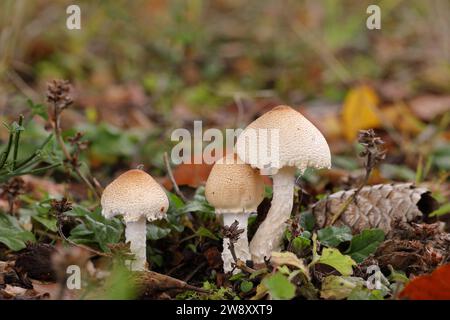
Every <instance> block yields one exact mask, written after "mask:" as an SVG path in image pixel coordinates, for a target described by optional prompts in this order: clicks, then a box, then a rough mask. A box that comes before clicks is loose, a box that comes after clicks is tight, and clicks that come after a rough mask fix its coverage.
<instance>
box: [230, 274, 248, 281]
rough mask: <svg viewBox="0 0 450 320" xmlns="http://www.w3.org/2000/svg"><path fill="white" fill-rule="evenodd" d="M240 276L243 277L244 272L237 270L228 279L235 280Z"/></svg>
mask: <svg viewBox="0 0 450 320" xmlns="http://www.w3.org/2000/svg"><path fill="white" fill-rule="evenodd" d="M242 278H245V274H243V273H242V272H239V273H235V274H233V275H232V276H231V277H230V278H229V279H228V280H230V281H236V280H240V279H242Z"/></svg>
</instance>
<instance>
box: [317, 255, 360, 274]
mask: <svg viewBox="0 0 450 320" xmlns="http://www.w3.org/2000/svg"><path fill="white" fill-rule="evenodd" d="M317 262H318V263H321V264H326V265H329V266H330V267H333V268H334V269H336V270H337V271H339V273H340V274H342V275H343V276H349V275H351V274H352V273H353V268H352V267H353V266H355V265H356V262H355V261H353V259H352V258H350V257H349V256H346V255H343V254H342V253H341V252H340V251H339V250H338V249H334V248H324V249H323V250H322V255H321V256H320V258H319V260H318V261H317Z"/></svg>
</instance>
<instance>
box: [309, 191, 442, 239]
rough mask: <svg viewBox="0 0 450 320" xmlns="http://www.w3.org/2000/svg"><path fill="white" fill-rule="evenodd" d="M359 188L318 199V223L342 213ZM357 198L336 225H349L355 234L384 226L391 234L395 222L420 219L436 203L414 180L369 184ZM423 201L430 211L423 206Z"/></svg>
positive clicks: (315, 207) (322, 223)
mask: <svg viewBox="0 0 450 320" xmlns="http://www.w3.org/2000/svg"><path fill="white" fill-rule="evenodd" d="M355 191H356V189H350V190H347V191H339V192H336V193H333V194H331V195H330V196H328V197H327V198H325V199H323V200H321V201H319V202H317V203H316V204H315V205H314V206H313V207H312V212H313V214H314V216H315V218H316V224H317V226H318V227H320V228H323V227H325V226H327V225H328V224H329V223H330V221H331V219H332V216H333V215H335V214H336V213H337V212H339V210H340V209H341V207H342V205H343V203H344V202H345V200H346V199H348V198H349V197H350V196H351V195H352V194H353V193H354V192H355ZM355 200H356V201H353V202H352V203H350V205H349V206H348V207H347V209H346V210H345V212H343V213H342V214H341V216H340V217H339V219H338V220H337V221H336V222H335V225H347V226H349V227H350V228H351V229H352V231H353V233H359V232H361V231H362V230H364V229H368V228H380V229H382V230H383V231H384V232H385V233H386V234H387V233H389V232H390V231H391V229H392V227H391V224H392V223H393V222H394V221H398V222H399V221H402V222H412V221H417V220H420V219H421V218H422V216H423V214H424V213H429V212H431V211H432V207H433V206H434V205H435V204H436V200H434V199H433V198H432V197H431V195H430V192H429V191H428V190H427V189H425V188H419V187H415V186H413V184H412V183H401V184H378V185H374V186H366V187H363V188H362V189H361V190H360V192H359V193H358V195H357V196H356V199H355ZM421 201H422V203H423V204H424V205H425V206H424V207H428V208H426V209H428V210H424V209H423V208H419V205H418V204H419V202H421ZM421 209H422V210H421ZM423 211H427V212H423Z"/></svg>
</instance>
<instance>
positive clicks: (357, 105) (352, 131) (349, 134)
mask: <svg viewBox="0 0 450 320" xmlns="http://www.w3.org/2000/svg"><path fill="white" fill-rule="evenodd" d="M378 103H379V99H378V96H377V94H376V93H375V91H374V90H373V89H372V88H371V87H369V86H367V85H360V86H357V87H355V88H353V89H351V90H350V91H349V92H348V93H347V96H346V97H345V101H344V105H343V110H342V122H343V123H342V125H343V128H342V129H343V133H344V136H345V138H346V139H347V140H348V141H354V140H355V138H356V136H357V135H358V131H359V130H361V129H369V128H377V127H379V126H380V124H381V121H380V119H379V117H378V115H377V106H378Z"/></svg>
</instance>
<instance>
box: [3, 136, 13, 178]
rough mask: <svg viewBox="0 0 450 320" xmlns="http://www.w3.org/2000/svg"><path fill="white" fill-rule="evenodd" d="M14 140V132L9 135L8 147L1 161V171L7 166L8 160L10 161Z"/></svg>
mask: <svg viewBox="0 0 450 320" xmlns="http://www.w3.org/2000/svg"><path fill="white" fill-rule="evenodd" d="M13 138H14V134H13V133H12V132H10V133H9V139H8V145H7V146H6V150H5V151H3V153H2V155H1V160H0V169H2V168H3V167H4V166H5V163H6V160H7V159H8V156H9V153H10V152H11V146H12V141H13Z"/></svg>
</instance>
